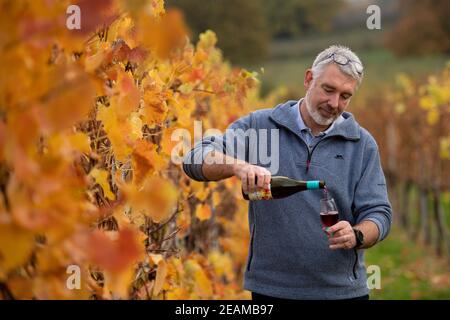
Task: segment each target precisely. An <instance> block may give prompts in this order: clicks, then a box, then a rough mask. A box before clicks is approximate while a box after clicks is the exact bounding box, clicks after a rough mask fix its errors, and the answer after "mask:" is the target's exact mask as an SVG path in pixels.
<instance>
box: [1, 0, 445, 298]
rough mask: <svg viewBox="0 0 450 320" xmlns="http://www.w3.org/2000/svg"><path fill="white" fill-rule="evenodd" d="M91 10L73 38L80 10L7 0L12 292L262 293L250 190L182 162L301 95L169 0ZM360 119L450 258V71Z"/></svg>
mask: <svg viewBox="0 0 450 320" xmlns="http://www.w3.org/2000/svg"><path fill="white" fill-rule="evenodd" d="M78 3H79V6H80V8H81V12H82V17H83V18H82V19H83V20H82V28H81V29H80V30H70V29H68V28H67V27H66V19H67V14H66V9H67V7H68V6H69V5H70V3H69V1H45V0H36V1H6V0H1V1H0V10H1V12H2V16H1V19H0V26H1V29H0V30H1V32H0V61H1V62H2V76H1V77H0V299H155V300H162V299H249V298H250V294H249V292H246V291H244V290H243V289H242V276H243V270H244V268H245V264H246V259H247V248H248V241H249V232H248V221H247V205H248V203H247V202H246V201H244V200H243V199H242V196H241V191H240V182H239V181H238V180H236V179H235V178H231V179H227V180H225V181H222V182H209V183H203V182H196V181H193V180H191V179H189V178H188V177H187V176H186V175H185V174H184V172H183V170H182V166H181V161H180V160H181V159H182V158H183V155H184V154H186V152H187V151H188V150H190V148H191V147H192V146H193V145H194V143H195V142H197V141H199V139H201V138H202V136H201V135H202V134H203V135H204V133H205V132H206V131H207V130H208V129H211V128H214V129H219V130H221V131H224V130H225V129H226V128H227V126H228V125H229V124H230V123H231V122H233V121H234V120H236V119H238V118H239V117H240V116H242V115H245V114H248V113H250V112H251V111H253V110H256V109H259V108H263V107H264V108H268V107H272V106H275V105H276V104H278V103H280V102H282V101H284V100H285V99H286V92H284V91H283V90H281V89H280V90H274V91H272V92H271V93H270V94H268V95H265V96H264V97H263V96H262V94H261V82H260V80H258V77H259V75H258V74H257V73H256V72H252V71H247V70H245V69H241V68H237V67H234V66H233V65H231V63H229V62H228V61H227V60H226V59H225V58H224V57H223V55H222V52H221V50H220V49H219V48H218V47H217V41H218V39H217V37H216V35H215V33H214V32H213V31H211V30H207V31H205V32H203V33H202V34H201V35H200V36H199V40H198V41H197V42H196V43H193V42H191V40H190V31H189V28H188V26H187V25H186V23H185V21H184V19H183V15H182V14H181V12H180V11H177V10H175V9H165V7H164V2H163V0H151V1H125V0H115V1H113V0H103V1H89V0H83V1H78ZM352 112H353V110H352ZM354 113H355V116H356V118H357V119H365V120H364V121H361V123H362V125H363V126H364V127H365V128H367V129H368V130H369V131H370V132H372V133H373V134H374V136H375V138H376V140H377V142H378V143H379V146H380V154H381V156H382V160H383V168H384V170H385V173H386V177H387V180H388V183H389V191H390V196H391V200H392V202H393V205H394V212H395V219H398V221H399V224H400V226H401V228H403V230H406V232H407V233H408V235H409V236H410V237H411V239H413V240H417V241H421V242H423V243H425V244H426V245H429V246H432V247H433V248H434V249H435V250H434V251H435V253H436V254H437V255H440V256H443V257H447V258H448V261H450V238H449V231H450V222H449V219H450V213H449V211H450V193H449V190H450V185H449V181H450V63H447V66H446V68H444V69H443V70H441V72H440V73H438V74H434V75H431V76H430V77H429V78H428V79H427V80H426V81H416V80H414V79H411V78H409V77H408V76H406V75H403V74H399V75H398V77H397V85H396V87H395V88H389V89H387V90H386V91H384V92H379V93H378V94H373V96H372V97H371V98H370V99H368V101H367V106H364V107H361V108H358V109H356V110H354ZM195 126H200V130H197V129H198V128H197V129H196V130H194V127H195ZM180 132H181V133H182V134H180ZM387 241H388V240H387ZM430 254H434V253H430ZM449 263H450V262H449ZM70 270H75V271H79V272H80V277H79V283H78V280H76V281H73V282H72V279H74V278H72V277H71V275H72V273H73V271H70ZM73 286H75V287H76V288H75V289H74V288H73Z"/></svg>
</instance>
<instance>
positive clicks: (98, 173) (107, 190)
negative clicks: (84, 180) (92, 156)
mask: <svg viewBox="0 0 450 320" xmlns="http://www.w3.org/2000/svg"><path fill="white" fill-rule="evenodd" d="M90 175H91V176H92V177H93V178H94V179H95V182H96V183H98V184H99V185H100V186H101V187H102V190H103V193H104V194H105V197H107V198H108V199H110V200H115V199H116V196H115V195H114V193H113V192H112V191H111V187H110V186H109V181H108V171H106V170H101V169H97V168H94V169H92V171H91V172H90Z"/></svg>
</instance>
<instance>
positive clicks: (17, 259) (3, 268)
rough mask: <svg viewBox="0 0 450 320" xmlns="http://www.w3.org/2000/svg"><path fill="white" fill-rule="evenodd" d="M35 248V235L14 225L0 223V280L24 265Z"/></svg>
mask: <svg viewBox="0 0 450 320" xmlns="http://www.w3.org/2000/svg"><path fill="white" fill-rule="evenodd" d="M33 247H34V235H33V233H31V232H29V231H26V230H23V229H21V228H18V227H17V226H15V225H13V224H12V223H0V279H2V278H3V277H5V276H6V274H7V273H8V272H9V271H11V270H12V269H14V268H16V267H18V266H20V265H22V264H24V263H25V262H26V261H27V259H28V258H29V257H30V255H31V251H32V249H33Z"/></svg>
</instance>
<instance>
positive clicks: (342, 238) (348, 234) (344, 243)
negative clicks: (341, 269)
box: [324, 221, 356, 250]
mask: <svg viewBox="0 0 450 320" xmlns="http://www.w3.org/2000/svg"><path fill="white" fill-rule="evenodd" d="M324 231H325V232H326V233H327V235H328V243H329V244H330V249H332V250H336V249H352V248H354V247H355V246H356V236H355V232H354V231H353V229H352V226H351V225H350V223H349V222H348V221H339V222H338V223H336V224H335V225H332V226H331V227H329V228H324Z"/></svg>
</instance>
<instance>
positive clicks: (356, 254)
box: [353, 249, 359, 279]
mask: <svg viewBox="0 0 450 320" xmlns="http://www.w3.org/2000/svg"><path fill="white" fill-rule="evenodd" d="M353 251H354V252H355V263H354V264H353V277H355V279H358V275H357V274H356V267H357V266H358V260H359V256H358V251H357V249H353Z"/></svg>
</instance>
